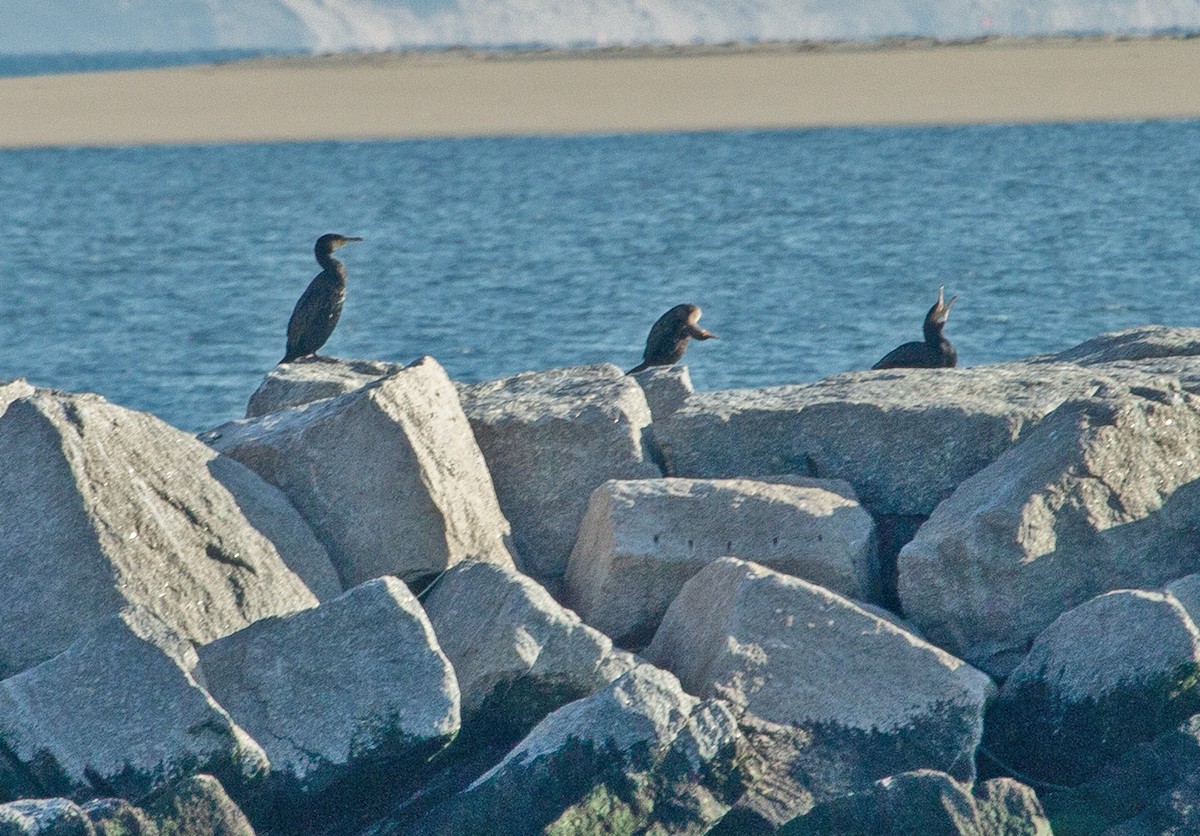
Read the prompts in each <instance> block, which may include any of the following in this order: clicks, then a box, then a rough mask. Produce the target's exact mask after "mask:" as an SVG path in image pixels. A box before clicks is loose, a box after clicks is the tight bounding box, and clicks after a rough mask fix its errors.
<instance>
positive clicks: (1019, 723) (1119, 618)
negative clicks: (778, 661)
mask: <svg viewBox="0 0 1200 836" xmlns="http://www.w3.org/2000/svg"><path fill="white" fill-rule="evenodd" d="M1197 680H1200V630H1197V629H1196V625H1195V624H1193V623H1192V619H1191V618H1189V617H1188V615H1187V612H1186V611H1185V610H1184V608H1183V607H1182V606H1180V604H1179V602H1178V601H1176V600H1175V598H1174V596H1172V595H1170V594H1164V593H1159V592H1139V591H1133V590H1121V591H1118V592H1110V593H1107V594H1105V595H1101V596H1099V597H1097V598H1093V599H1092V600H1091V601H1088V602H1087V603H1085V604H1083V605H1081V606H1078V607H1076V608H1075V609H1073V610H1070V611H1068V612H1065V613H1063V614H1062V615H1060V616H1059V617H1058V618H1057V619H1056V620H1055V621H1054V623H1053V624H1051V625H1050V626H1049V627H1047V628H1046V630H1045V631H1044V632H1043V633H1042V634H1041V635H1040V636H1038V638H1037V640H1036V641H1035V642H1034V643H1033V648H1032V649H1031V650H1030V651H1029V654H1028V655H1027V656H1026V657H1025V659H1024V660H1022V662H1021V664H1019V665H1018V666H1017V667H1016V669H1015V670H1014V671H1013V672H1012V675H1011V676H1009V678H1008V680H1007V681H1006V682H1005V683H1004V688H1003V689H1002V690H1001V692H1000V696H999V698H998V699H997V700H996V701H995V703H994V704H993V705H992V708H991V710H990V711H989V712H988V716H987V724H986V734H985V737H984V743H985V745H986V746H987V747H988V751H989V752H990V753H992V755H993V756H994V757H998V758H999V759H1000V761H1001V762H1003V763H1005V764H1006V765H1008V766H1010V767H1011V768H1013V769H1015V770H1017V771H1019V773H1021V774H1024V775H1029V776H1032V777H1033V778H1034V779H1036V780H1038V781H1043V782H1047V783H1051V784H1069V785H1075V784H1079V783H1081V782H1082V781H1084V780H1086V779H1087V777H1088V776H1089V775H1090V774H1091V773H1092V772H1094V771H1095V770H1096V769H1097V768H1098V767H1099V766H1101V765H1102V764H1104V763H1105V762H1107V761H1110V760H1112V759H1114V758H1115V757H1117V756H1118V755H1120V754H1121V753H1123V752H1124V751H1125V750H1126V749H1128V748H1129V747H1131V746H1132V745H1134V744H1135V743H1140V742H1143V741H1147V740H1150V739H1152V738H1154V737H1156V736H1157V735H1159V734H1161V733H1162V732H1165V731H1168V730H1169V729H1171V728H1174V727H1175V726H1177V725H1178V724H1179V723H1180V722H1182V721H1183V720H1184V719H1186V718H1187V717H1189V716H1191V715H1192V714H1193V713H1194V712H1196V711H1200V689H1197V687H1196V683H1197Z"/></svg>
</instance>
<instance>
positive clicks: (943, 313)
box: [937, 285, 958, 322]
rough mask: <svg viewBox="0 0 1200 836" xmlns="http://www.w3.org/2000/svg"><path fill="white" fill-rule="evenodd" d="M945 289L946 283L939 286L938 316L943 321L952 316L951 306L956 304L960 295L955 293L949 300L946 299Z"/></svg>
mask: <svg viewBox="0 0 1200 836" xmlns="http://www.w3.org/2000/svg"><path fill="white" fill-rule="evenodd" d="M945 290H946V286H945V285H942V286H941V287H939V288H938V300H937V318H938V320H939V321H941V322H945V321H946V319H947V317H949V316H950V307H951V306H952V305H953V304H954V300H955V299H957V298H958V295H957V294H955V295H954V296H951V297H950V301H949V302H947V301H945Z"/></svg>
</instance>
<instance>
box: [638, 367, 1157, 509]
mask: <svg viewBox="0 0 1200 836" xmlns="http://www.w3.org/2000/svg"><path fill="white" fill-rule="evenodd" d="M1125 375H1126V376H1131V377H1133V378H1137V379H1139V380H1141V379H1148V380H1150V381H1153V380H1154V378H1153V376H1151V375H1148V374H1144V373H1140V372H1126V373H1125ZM1121 379H1124V378H1121ZM1114 385H1119V384H1118V380H1117V379H1116V378H1113V377H1111V376H1107V375H1105V374H1102V373H1100V372H1099V371H1098V370H1095V369H1086V368H1082V367H1080V366H1077V365H1074V364H1071V363H1059V364H1031V363H1011V364H1006V365H998V366H983V367H978V368H971V369H889V370H882V371H872V372H854V373H849V374H842V375H837V376H834V377H829V378H826V379H824V380H820V381H817V382H816V383H811V384H805V385H798V386H776V387H771V388H766V389H737V390H731V391H726V392H696V393H694V394H693V395H691V396H690V397H689V398H688V399H687V402H686V403H685V404H684V405H683V406H682V407H681V408H680V409H679V410H678V411H676V412H675V413H673V414H672V415H670V416H669V417H668V418H667V419H666V420H665V421H661V422H657V423H656V424H655V426H654V438H655V441H656V442H657V444H658V446H659V447H660V448H661V450H662V454H663V457H664V460H665V463H666V468H667V473H668V475H670V476H687V477H696V478H713V477H720V478H729V477H749V478H754V477H759V476H764V475H770V474H775V473H796V474H801V475H808V476H816V477H820V478H824V479H845V480H846V481H847V482H849V483H850V484H851V485H853V486H854V490H855V491H856V492H857V494H858V497H859V499H860V501H861V502H862V503H863V505H865V506H866V507H867V508H868V509H869V510H870V511H871V512H872V513H873V514H876V515H882V514H888V515H893V514H894V515H921V516H927V515H929V514H931V513H933V509H934V508H936V507H937V505H938V503H940V502H941V501H942V500H944V499H945V498H946V497H948V496H949V495H950V494H951V493H952V492H953V491H954V489H955V487H956V486H958V484H959V483H961V482H962V481H963V480H965V479H966V478H967V477H969V476H971V475H972V474H975V473H977V472H979V471H980V470H982V469H983V468H984V467H986V466H987V465H988V464H990V463H991V462H993V461H995V459H996V458H997V457H998V456H999V455H1000V454H1001V453H1003V452H1004V451H1005V450H1007V449H1009V448H1010V447H1011V446H1012V445H1013V444H1014V443H1015V442H1016V441H1017V439H1018V438H1020V437H1021V435H1022V434H1023V433H1024V432H1026V431H1027V430H1028V429H1029V428H1030V427H1032V426H1035V425H1036V424H1037V423H1038V422H1039V421H1040V420H1041V419H1042V418H1043V417H1045V416H1046V415H1047V414H1049V413H1050V412H1051V411H1053V410H1054V409H1055V408H1057V407H1058V406H1059V405H1060V404H1061V403H1063V401H1065V400H1067V399H1070V398H1081V397H1085V398H1086V397H1091V396H1092V395H1093V394H1095V393H1096V392H1097V391H1099V390H1101V389H1104V388H1106V387H1109V388H1111V387H1112V386H1114Z"/></svg>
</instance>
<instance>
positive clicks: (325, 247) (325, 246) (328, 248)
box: [314, 232, 362, 258]
mask: <svg viewBox="0 0 1200 836" xmlns="http://www.w3.org/2000/svg"><path fill="white" fill-rule="evenodd" d="M361 240H362V239H361V238H352V237H349V236H346V235H338V234H337V233H336V232H329V233H326V234H325V235H322V236H321V237H320V238H318V239H317V246H316V247H315V248H314V249H315V250H316V253H317V258H320V257H321V256H322V255H329V254H330V253H331V252H333V251H334V250H336V249H337V248H338V247H343V246H345V245H346V244H349V243H351V242H353V241H361Z"/></svg>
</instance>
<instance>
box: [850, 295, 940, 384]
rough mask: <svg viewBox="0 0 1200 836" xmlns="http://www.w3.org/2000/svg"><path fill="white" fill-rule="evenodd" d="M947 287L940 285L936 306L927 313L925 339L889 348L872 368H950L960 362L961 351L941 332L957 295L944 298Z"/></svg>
mask: <svg viewBox="0 0 1200 836" xmlns="http://www.w3.org/2000/svg"><path fill="white" fill-rule="evenodd" d="M944 290H945V288H944V287H939V288H938V298H937V302H935V303H934V306H933V307H932V308H930V309H929V313H927V314H925V329H924V330H925V341H924V342H920V343H918V342H911V343H905V344H904V345H902V346H899V347H897V348H894V349H892V350H891V351H889V352H888V353H887V354H886V355H885V356H884V358H883V359H882V360H880V361H879V362H878V363H876V364H875V365H874V366H871V368H872V369H950V368H953V367H954V364H955V363H957V362H958V352H956V351H955V350H954V346H952V345H951V344H950V341H949V340H948V339H946V338H945V337H944V336H942V329H943V328H945V327H946V319H947V317H949V316H950V306H951V305H953V304H954V300H955V299H957V298H958V297H957V296H951V297H950V301H949V302H943V301H942V299H943V297H942V292H943V291H944Z"/></svg>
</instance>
